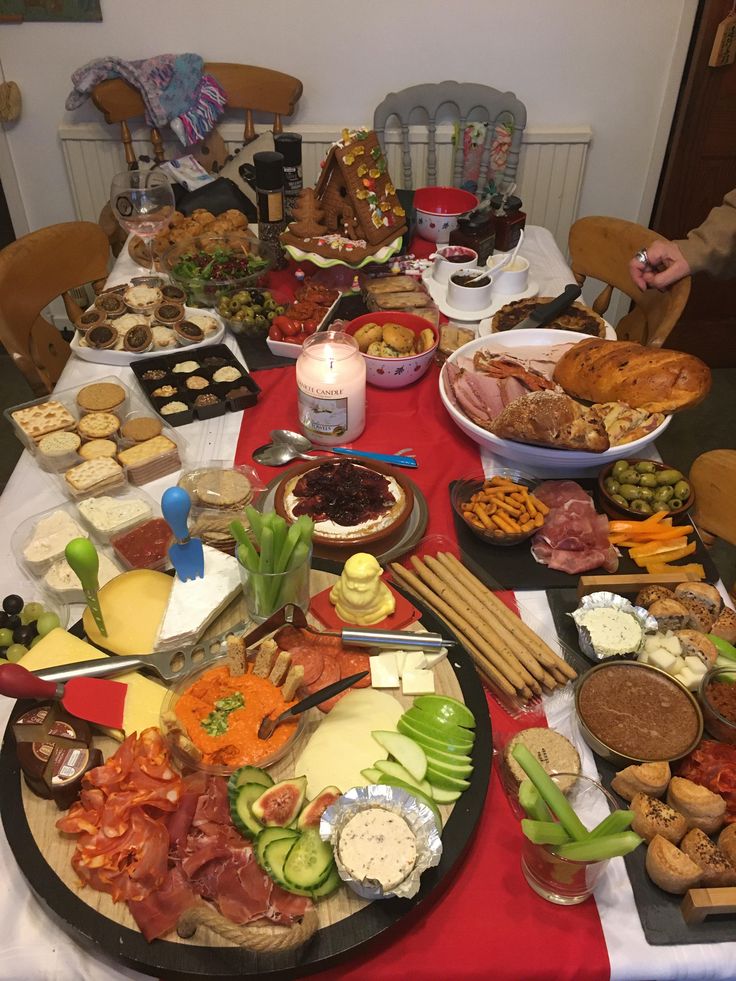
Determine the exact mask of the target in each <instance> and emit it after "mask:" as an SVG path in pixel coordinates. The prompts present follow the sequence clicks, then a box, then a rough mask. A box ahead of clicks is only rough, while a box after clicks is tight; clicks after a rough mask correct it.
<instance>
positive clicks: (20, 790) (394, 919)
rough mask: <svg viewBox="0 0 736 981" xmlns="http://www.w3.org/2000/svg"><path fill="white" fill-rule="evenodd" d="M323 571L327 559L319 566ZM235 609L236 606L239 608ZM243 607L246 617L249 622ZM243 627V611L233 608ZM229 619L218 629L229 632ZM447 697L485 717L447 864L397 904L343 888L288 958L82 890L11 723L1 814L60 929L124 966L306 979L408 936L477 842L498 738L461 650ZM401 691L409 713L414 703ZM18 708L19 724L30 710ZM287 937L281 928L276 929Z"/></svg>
mask: <svg viewBox="0 0 736 981" xmlns="http://www.w3.org/2000/svg"><path fill="white" fill-rule="evenodd" d="M318 564H320V565H321V567H322V568H324V566H326V565H327V563H318ZM335 578H336V577H335V575H333V574H332V573H329V572H325V571H313V573H312V591H313V593H317V592H320V591H321V590H323V589H325V588H326V587H327V586H329V585H330V584H331V583H332V582H334V581H335ZM410 599H411V602H412V603H414V604H415V605H416V606H417V608H418V609H419V610H420V611H421V613H422V619H421V625H422V627H423V628H425V629H427V630H430V631H437V632H441V633H443V635H444V636H448V637H451V636H452V632H451V631H449V628H448V627H447V626H446V625H445V624H444V623H442V622H440V621H439V620H438V619H437V618H436V617H435V616H434V614H433V613H432V612H431V611H429V610H427V609H426V608H424V607H423V606H422V605H421V604H420V603H419V602H417V601H416V600H415V599H414V598H413V597H411V598H410ZM234 605H235V604H234ZM242 613H243V611H242V610H241V611H240V615H241V618H242ZM228 619H230V622H235V621H236V620H237V619H238V611H237V610H235V611H234V612H233V611H232V610H230V611H229V616H228ZM222 626H223V625H222V622H220V623H218V624H216V625H215V628H217V627H219V629H222ZM435 684H436V688H437V691H438V692H441V693H444V694H448V695H453V696H454V697H456V698H459V699H461V700H463V701H464V702H465V703H466V704H467V705H468V707H469V708H470V709H471V711H472V712H473V714H474V715H475V718H476V725H477V728H476V740H475V746H474V749H473V763H474V770H473V774H472V778H471V786H470V789H469V790H467V791H466V792H465V793H464V794H463V795H462V797H461V798H460V800H459V801H458V802H457V803H456V804H455V805H454V807H450V806H442V807H441V811H442V814H443V820H444V822H445V827H444V830H443V833H442V842H443V854H442V860H441V862H440V864H439V865H438V866H437V867H436V868H433V869H429V870H428V871H427V872H425V873H424V875H423V876H422V881H421V889H420V891H419V893H418V894H417V895H416V896H415V897H414V898H413V899H391V900H383V901H376V902H372V903H370V902H367V901H366V900H363V899H360V898H359V897H357V896H356V895H355V894H354V893H353V892H351V891H350V890H349V889H347V888H346V887H342V888H340V889H339V890H338V891H337V892H336V893H334V894H333V895H332V896H331V897H329V898H328V899H326V900H324V901H322V902H321V903H319V904H318V906H317V910H318V915H319V922H320V928H319V930H318V931H317V933H316V934H315V935H314V936H313V937H312V938H311V939H310V940H309V941H308V943H307V944H305V945H304V946H303V947H301V948H297V949H296V950H293V951H283V952H279V953H269V954H263V953H259V954H255V953H252V952H250V951H247V950H244V949H242V948H240V947H237V946H234V945H231V944H229V943H228V941H226V940H223V939H222V938H220V937H219V936H218V935H216V934H215V933H212V932H210V931H209V930H208V929H206V928H204V927H202V926H200V927H199V928H198V930H197V932H196V933H195V935H194V937H193V938H192V939H190V940H183V939H180V938H179V937H178V936H177V935H176V934H175V933H172V934H169V935H168V936H167V938H166V939H165V940H155V941H153V942H152V943H150V944H149V943H147V942H146V941H145V940H144V938H143V936H142V935H141V933H140V932H139V931H138V929H137V927H136V925H135V923H134V921H133V918H132V916H131V915H130V913H129V912H128V909H127V907H126V906H125V904H123V903H113V902H112V900H111V898H110V897H109V896H107V895H106V894H103V893H99V892H96V891H94V890H92V889H89V888H80V886H79V883H78V881H77V879H76V875H75V874H74V871H73V869H72V867H71V864H70V860H71V856H72V853H73V850H74V840H71V839H69V840H67V838H66V837H65V836H62V835H61V834H60V833H59V832H58V831H57V830H56V828H55V826H54V825H55V821H56V820H57V819H58V817H59V816H60V815H61V813H62V812H60V811H58V810H57V808H56V806H55V804H54V803H53V802H52V801H46V800H41V799H40V798H38V797H36V796H35V795H34V794H32V793H31V792H30V791H29V790H28V788H27V787H26V785H25V782H24V781H23V779H22V776H21V773H20V768H19V766H18V760H17V755H16V752H15V745H14V739H13V736H12V731H11V728H10V725H9V726H8V729H7V730H6V732H5V737H4V740H3V744H2V751H1V752H0V817H2V822H3V826H4V829H5V834H6V836H7V838H8V842H9V843H10V847H11V849H12V851H13V854H14V855H15V858H16V861H17V862H18V865H19V867H20V869H21V871H22V872H23V874H24V876H25V877H26V879H27V881H28V883H29V885H30V886H31V888H32V890H33V891H34V892H35V894H36V896H37V897H38V899H39V901H40V902H41V903H42V905H43V906H44V907H45V908H46V910H47V912H48V913H49V915H51V916H52V917H53V918H54V919H55V920H56V921H57V922H58V923H59V924H60V925H61V927H62V928H63V929H64V930H66V932H68V933H69V934H71V935H72V936H73V937H74V939H75V940H76V941H77V942H79V943H80V944H82V945H83V946H86V947H90V948H92V949H93V950H94V948H98V949H99V950H101V951H103V952H104V953H106V954H107V955H111V956H112V957H114V958H116V959H117V960H118V961H120V962H121V963H123V964H125V965H127V966H129V967H132V968H134V969H136V970H139V971H142V972H143V973H146V974H149V975H151V976H153V977H158V978H166V979H167V981H169V979H176V981H194V979H200V981H201V979H204V978H210V979H217V978H222V979H230V978H236V977H254V978H269V979H279V978H297V977H301V976H303V975H304V974H308V973H310V972H312V971H317V970H321V969H324V968H326V967H327V966H329V965H330V964H331V963H333V962H334V961H335V960H337V959H340V958H343V959H344V958H346V957H349V956H358V957H359V956H360V952H359V950H358V948H361V947H363V946H364V945H366V951H365V952H366V954H368V953H369V946H367V945H370V943H371V942H375V941H376V940H377V938H379V937H382V942H384V943H385V942H387V940H388V937H387V936H385V935H386V934H387V931H389V930H392V931H396V932H398V931H400V930H401V929H403V928H406V926H407V925H408V924H409V923H410V922H411V920H412V919H413V918H415V917H416V916H420V915H422V908H423V906H424V904H425V903H426V901H427V900H428V899H429V897H430V896H434V895H436V893H437V891H438V890H439V889H441V888H442V886H443V885H444V884H446V883H447V882H448V881H449V879H450V877H451V875H452V874H453V873H455V872H457V871H458V866H459V864H460V862H461V859H462V858H463V855H464V853H465V851H466V849H467V847H468V845H469V843H470V841H471V839H472V836H473V832H474V830H475V827H476V825H477V823H478V819H479V817H480V814H481V811H482V809H483V804H484V801H485V796H486V791H487V788H488V780H489V776H490V770H491V756H492V739H491V724H490V718H489V715H488V708H487V704H486V699H485V694H484V691H483V688H482V686H481V684H480V681H479V679H478V676H477V674H476V673H475V670H474V668H473V664H472V661H471V660H470V657H469V656H468V655H467V654H466V653H465V651H464V650H463V648H462V647H461V646H460V645H457V646H456V647H455V648H454V649H452V650H451V652H450V655H449V657H448V658H447V659H446V660H445V661H443V662H442V663H441V664H440V665H438V666H437V667H436V668H435ZM391 694H393V695H394V696H395V697H396V698H397V699H398V700H399V701H400V702H402V703H403V704H404V705H405V706H406V707H409V705H410V704H411V702H412V699H411V698H409V697H405V696H402V695H401V694H397V693H396V692H395V691H392V692H391ZM29 704H30V703H28V702H18V703H17V704H16V708H15V711H14V713H13V716H12V719H11V724H12V720H13V719H14V718H16V717H17V715H19V714H20V713H21V712H23V711H25V710H26V709H27V708H28V707H29ZM321 719H322V714H321V713H320V712H319V710H318V709H311V710H310V711H309V715H308V719H307V724H306V726H305V731H304V734H303V735H302V737H301V739H300V740H299V741H298V743H297V744H296V745H295V746H294V747H293V750H292V751H291V752H290V753H289V755H288V756H287V757H285V758H284V759H283V760H280V761H279V762H278V763H277V764H276V765H275V766H273V767H272V768H271V769H270V772H271V774H272V776H273V777H274V779H276V780H279V779H284V778H286V777H287V776H290V775H293V774H294V761H295V758H296V756H298V755H299V753H300V752H301V749H302V748H303V746H304V745H305V741H306V739H307V738H308V737H309V736H310V735H311V734H312V732H314V730H315V729H316V727H317V726H318V725H319V722H320V721H321ZM95 745H96V746H99V747H100V748H101V749H102V750H103V753H104V755H105V756H106V757H107V756H108V755H110V754H111V753H112V752H114V751H115V748H116V745H117V744H116V743H114V742H113V740H112V739H109V738H108V737H104V738H98V737H97V736H96V737H95ZM274 929H275V931H278V929H279V928H274Z"/></svg>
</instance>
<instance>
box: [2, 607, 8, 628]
mask: <svg viewBox="0 0 736 981" xmlns="http://www.w3.org/2000/svg"><path fill="white" fill-rule="evenodd" d="M7 625H8V614H7V613H6V612H5V610H0V627H7Z"/></svg>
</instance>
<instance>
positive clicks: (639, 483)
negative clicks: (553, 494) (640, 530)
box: [598, 460, 695, 518]
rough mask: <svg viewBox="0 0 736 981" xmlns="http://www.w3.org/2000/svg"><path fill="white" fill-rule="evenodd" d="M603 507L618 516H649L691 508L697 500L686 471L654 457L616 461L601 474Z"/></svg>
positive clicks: (601, 501) (600, 488)
mask: <svg viewBox="0 0 736 981" xmlns="http://www.w3.org/2000/svg"><path fill="white" fill-rule="evenodd" d="M598 496H599V498H600V503H601V506H602V508H603V510H604V511H605V512H606V513H607V514H609V515H611V516H612V517H614V518H620V517H621V516H622V515H625V516H626V517H628V518H646V517H648V516H649V515H650V514H655V513H656V512H657V511H668V512H670V513H671V514H672V515H675V514H684V513H685V512H686V511H689V510H690V508H691V507H692V506H693V503H694V501H695V495H694V494H693V491H692V488H691V487H690V483H689V481H688V480H687V478H686V477H685V475H684V474H683V473H681V472H680V471H679V470H676V469H675V468H674V467H670V466H668V465H667V464H666V463H657V462H655V461H654V460H616V462H615V463H612V464H611V465H610V466H608V467H605V469H603V470H601V472H600V473H599V474H598Z"/></svg>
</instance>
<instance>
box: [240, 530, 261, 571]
mask: <svg viewBox="0 0 736 981" xmlns="http://www.w3.org/2000/svg"><path fill="white" fill-rule="evenodd" d="M238 561H239V562H240V564H241V565H244V566H245V568H246V569H248V570H250V572H258V570H259V569H260V567H261V560H260V556H259V555H258V552H256V550H255V548H254V547H253V543H252V542H251V540H250V539H249V538H246V539H245V541H244V542H242V543H241V544H240V545H238Z"/></svg>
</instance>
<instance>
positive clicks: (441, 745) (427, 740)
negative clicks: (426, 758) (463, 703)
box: [396, 715, 472, 757]
mask: <svg viewBox="0 0 736 981" xmlns="http://www.w3.org/2000/svg"><path fill="white" fill-rule="evenodd" d="M396 728H397V729H398V730H399V732H401V733H403V735H405V736H408V737H409V739H413V740H414V742H415V743H419V745H420V746H421V747H422V749H423V750H424V751H425V752H426V751H427V750H434V751H436V752H440V753H446V754H447V755H448V756H462V757H466V756H467V752H468V750H469V749H471V748H472V747H469V746H465V745H463V746H459V745H458V744H457V743H455V742H448V741H447V740H445V739H443V738H442V735H441V734H439V735H437V737H436V738H435V736H428V735H427V734H426V733H424V732H422V731H421V730H420V729H417V728H416V726H415V724H414V722H412V720H411V719H407V717H406V716H405V715H402V716H401V718H400V719H399V721H398V722H397V723H396Z"/></svg>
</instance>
